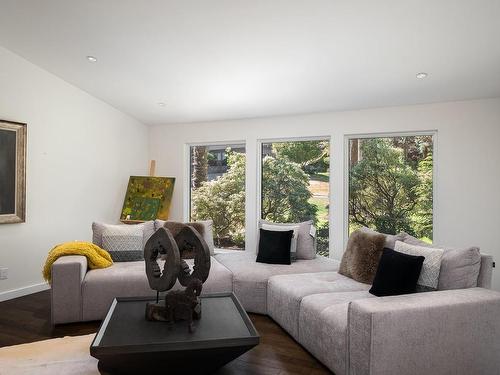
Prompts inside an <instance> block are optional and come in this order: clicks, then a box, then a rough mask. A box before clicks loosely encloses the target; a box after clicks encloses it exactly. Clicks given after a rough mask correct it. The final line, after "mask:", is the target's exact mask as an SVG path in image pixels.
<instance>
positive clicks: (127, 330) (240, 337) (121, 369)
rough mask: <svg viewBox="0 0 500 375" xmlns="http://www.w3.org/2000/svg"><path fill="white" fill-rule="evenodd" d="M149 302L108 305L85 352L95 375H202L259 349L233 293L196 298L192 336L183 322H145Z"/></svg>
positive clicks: (123, 300)
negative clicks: (92, 361) (96, 367)
mask: <svg viewBox="0 0 500 375" xmlns="http://www.w3.org/2000/svg"><path fill="white" fill-rule="evenodd" d="M150 301H153V299H152V298H142V297H141V298H116V299H115V300H114V301H113V303H112V305H111V307H110V309H109V311H108V314H107V315H106V318H105V319H104V321H103V322H102V324H101V327H100V328H99V331H98V332H97V334H96V336H95V338H94V340H93V341H92V344H91V346H90V354H91V355H92V356H93V357H95V358H97V359H98V360H99V370H100V371H101V373H106V374H148V373H163V374H208V373H211V372H213V371H215V370H216V369H218V368H219V367H221V366H223V365H225V364H226V363H228V362H230V361H232V360H233V359H235V358H237V357H238V356H240V355H241V354H243V353H245V352H246V351H248V350H250V349H251V348H253V347H254V346H256V345H257V344H258V343H259V334H258V333H257V331H256V330H255V327H254V326H253V324H252V322H251V321H250V319H249V317H248V315H247V313H246V312H245V310H244V309H243V307H242V306H241V304H240V302H239V301H238V299H237V298H236V297H235V295H234V294H233V293H223V294H211V295H206V296H203V297H201V309H202V317H201V319H200V320H198V321H195V327H196V330H195V332H193V333H189V331H188V327H187V323H186V322H178V323H176V324H174V325H170V324H168V323H165V322H151V321H147V320H146V319H145V309H146V303H147V302H150Z"/></svg>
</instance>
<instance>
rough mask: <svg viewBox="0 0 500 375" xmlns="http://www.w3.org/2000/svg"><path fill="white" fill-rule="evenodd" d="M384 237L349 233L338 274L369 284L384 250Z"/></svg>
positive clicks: (381, 235) (355, 232)
mask: <svg viewBox="0 0 500 375" xmlns="http://www.w3.org/2000/svg"><path fill="white" fill-rule="evenodd" d="M384 245H385V236H384V235H383V234H380V233H377V232H374V233H368V232H366V231H361V230H357V231H354V232H352V233H351V235H350V236H349V241H347V248H346V249H345V252H344V255H343V256H342V261H341V262H340V268H339V273H340V274H341V275H344V276H347V277H350V278H351V279H353V280H356V281H359V282H360V283H365V284H371V283H372V282H373V278H374V277H375V273H376V272H377V268H378V263H379V261H380V257H381V256H382V251H383V250H384Z"/></svg>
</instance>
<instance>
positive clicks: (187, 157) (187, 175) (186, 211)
mask: <svg viewBox="0 0 500 375" xmlns="http://www.w3.org/2000/svg"><path fill="white" fill-rule="evenodd" d="M217 145H242V146H245V163H246V160H247V155H248V149H247V142H246V140H241V139H240V140H236V141H235V140H229V141H214V142H191V143H185V144H184V166H183V170H184V177H183V196H184V200H183V201H184V202H183V209H182V212H183V214H182V215H183V218H184V219H183V220H184V222H188V221H190V220H191V147H196V146H217ZM246 189H247V173H246V169H245V190H246ZM247 209H248V207H247V199H246V191H245V216H246V214H247V213H246V211H247ZM247 232H248V231H247V228H246V225H245V250H246V243H247V241H248V233H247Z"/></svg>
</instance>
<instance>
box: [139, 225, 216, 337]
mask: <svg viewBox="0 0 500 375" xmlns="http://www.w3.org/2000/svg"><path fill="white" fill-rule="evenodd" d="M185 250H189V251H194V266H193V269H192V270H191V269H190V267H189V265H188V264H187V263H186V261H185V260H183V259H181V254H182V252H183V251H185ZM159 257H160V258H162V259H164V260H165V264H164V267H163V270H161V268H160V265H159V264H158V258H159ZM144 261H145V263H146V275H147V277H148V282H149V286H150V287H151V289H154V290H156V291H157V300H156V303H151V302H149V303H147V305H146V319H147V320H156V321H165V322H170V323H172V324H173V323H174V322H176V321H178V320H187V321H188V329H189V332H193V330H194V325H193V319H194V320H198V319H200V318H201V304H200V299H199V295H200V293H201V289H202V285H203V283H204V282H205V280H206V279H207V278H208V274H209V272H210V250H209V249H208V245H207V243H206V242H205V240H204V239H203V237H202V236H201V235H200V234H199V233H198V232H197V231H196V230H195V229H194V228H192V227H190V226H188V225H184V227H183V228H182V229H181V230H180V231H178V232H177V233H176V235H175V237H174V236H173V235H172V233H171V232H170V231H169V230H168V229H167V228H160V229H159V230H157V231H156V232H155V233H154V234H153V235H152V236H151V238H150V239H149V240H148V241H147V242H146V246H145V247H144ZM177 280H179V283H180V284H181V285H182V286H184V287H186V289H185V290H182V291H179V290H176V291H170V292H169V293H167V294H166V296H165V301H164V303H162V302H160V301H159V300H158V294H159V292H165V291H168V290H170V289H172V287H173V286H174V285H175V283H176V281H177Z"/></svg>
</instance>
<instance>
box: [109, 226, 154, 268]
mask: <svg viewBox="0 0 500 375" xmlns="http://www.w3.org/2000/svg"><path fill="white" fill-rule="evenodd" d="M142 242H143V229H142V228H140V227H138V226H136V225H131V226H129V225H116V226H113V227H111V226H110V227H108V228H106V229H105V230H104V231H103V233H102V248H103V249H104V250H106V251H108V252H109V254H110V255H111V259H113V262H132V261H137V260H142V259H144V254H143V246H142Z"/></svg>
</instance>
